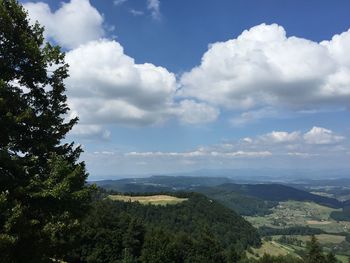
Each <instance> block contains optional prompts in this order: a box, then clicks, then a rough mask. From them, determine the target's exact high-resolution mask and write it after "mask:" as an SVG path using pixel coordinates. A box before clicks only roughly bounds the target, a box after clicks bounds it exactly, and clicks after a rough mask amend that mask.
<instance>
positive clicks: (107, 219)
mask: <svg viewBox="0 0 350 263" xmlns="http://www.w3.org/2000/svg"><path fill="white" fill-rule="evenodd" d="M181 196H182V197H187V198H188V201H185V202H182V203H181V204H176V205H167V206H156V205H143V204H140V203H131V202H123V201H110V200H100V201H96V202H95V203H94V206H93V209H92V211H91V213H90V214H89V215H88V217H87V218H86V219H85V220H84V222H83V227H82V230H81V233H80V235H79V237H78V239H79V242H78V243H79V244H80V245H79V247H77V248H76V249H75V250H74V253H73V254H72V255H71V257H70V258H68V260H69V261H74V260H78V258H79V257H80V256H81V255H82V257H81V260H85V261H87V262H114V261H116V260H126V259H127V258H132V259H133V260H136V259H138V260H141V261H142V262H231V261H230V260H229V258H230V257H231V256H232V255H236V254H241V253H243V251H244V250H245V249H246V248H247V247H248V246H258V245H259V244H260V238H259V235H258V233H257V230H256V229H254V228H253V227H252V226H251V225H250V224H249V223H248V222H247V221H245V220H244V219H243V218H242V217H240V216H239V215H237V214H236V213H235V212H233V211H232V210H229V209H227V208H225V207H224V206H222V205H220V204H218V203H217V202H215V201H212V200H210V199H208V198H206V197H205V196H203V195H200V194H185V195H181ZM74 254H75V255H76V258H75V257H74Z"/></svg>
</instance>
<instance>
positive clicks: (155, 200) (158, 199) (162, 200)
mask: <svg viewBox="0 0 350 263" xmlns="http://www.w3.org/2000/svg"><path fill="white" fill-rule="evenodd" d="M108 198H110V199H111V200H115V201H123V202H139V203H141V204H145V205H147V204H151V205H175V204H179V203H182V202H184V201H186V200H188V198H178V197H175V196H170V195H151V196H128V195H109V196H108Z"/></svg>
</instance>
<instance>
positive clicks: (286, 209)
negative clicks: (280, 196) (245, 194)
mask: <svg viewBox="0 0 350 263" xmlns="http://www.w3.org/2000/svg"><path fill="white" fill-rule="evenodd" d="M271 211H272V213H271V214H269V215H265V216H253V217H250V216H247V217H245V218H246V219H247V220H248V221H249V222H251V223H252V224H253V225H254V226H255V227H257V228H259V227H263V226H267V227H271V228H276V229H283V228H288V227H296V226H309V227H311V228H318V229H321V230H323V231H324V232H325V233H324V234H319V235H316V238H317V239H318V241H319V242H320V244H321V245H322V247H323V248H324V251H325V252H329V251H331V250H333V251H336V256H337V258H338V259H339V260H340V261H341V262H348V257H349V256H350V244H349V242H347V241H346V237H345V236H346V235H347V234H349V233H350V231H349V229H350V222H347V221H335V220H333V219H331V218H330V214H331V212H332V211H339V209H333V208H329V207H326V206H322V205H318V204H315V203H312V202H299V201H287V202H280V203H279V205H278V206H276V207H274V208H272V209H271ZM269 239H270V240H264V242H263V246H262V247H261V248H259V249H253V250H252V251H251V253H250V254H249V255H250V256H252V257H260V256H262V255H263V254H264V253H268V254H272V255H287V254H290V255H294V256H295V255H298V251H302V250H304V249H305V247H306V244H307V242H308V241H309V240H310V236H307V235H304V236H303V235H287V236H281V235H276V236H271V237H269Z"/></svg>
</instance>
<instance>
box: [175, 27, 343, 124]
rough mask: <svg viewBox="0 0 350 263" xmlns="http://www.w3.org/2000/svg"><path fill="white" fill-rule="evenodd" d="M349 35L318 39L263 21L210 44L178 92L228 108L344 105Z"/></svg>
mask: <svg viewBox="0 0 350 263" xmlns="http://www.w3.org/2000/svg"><path fill="white" fill-rule="evenodd" d="M349 39H350V31H347V32H344V33H343V34H341V35H338V36H334V37H333V39H332V40H330V41H324V42H321V43H317V42H314V41H310V40H307V39H303V38H298V37H287V35H286V32H285V30H284V28H283V27H281V26H279V25H277V24H272V25H266V24H261V25H258V26H255V27H253V28H251V29H249V30H246V31H244V32H243V33H242V34H241V35H239V36H238V37H237V38H236V39H231V40H228V41H226V42H218V43H214V44H212V45H210V46H209V49H208V51H207V52H206V53H205V54H204V55H203V57H202V61H201V64H200V65H199V66H197V67H195V68H193V69H192V70H191V71H190V72H186V73H185V74H183V75H182V77H181V85H182V89H181V90H180V92H179V95H180V96H184V97H192V98H196V99H198V100H201V101H204V102H207V103H210V104H212V105H217V106H220V107H224V108H226V109H230V110H248V109H249V110H250V109H259V108H264V107H274V108H286V109H289V110H308V109H318V108H322V107H348V106H349V104H350V103H349V101H350V77H349V76H350V74H349V73H350V63H349V61H350V59H348V56H347V54H348V52H349ZM238 121H239V120H238Z"/></svg>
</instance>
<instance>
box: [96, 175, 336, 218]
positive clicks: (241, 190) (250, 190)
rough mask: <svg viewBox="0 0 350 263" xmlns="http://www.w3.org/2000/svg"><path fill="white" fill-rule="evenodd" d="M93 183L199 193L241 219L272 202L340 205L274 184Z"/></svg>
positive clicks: (168, 179) (186, 179)
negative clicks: (241, 216) (230, 209)
mask: <svg viewBox="0 0 350 263" xmlns="http://www.w3.org/2000/svg"><path fill="white" fill-rule="evenodd" d="M94 183H96V184H97V185H98V186H100V187H102V188H104V189H106V190H113V191H117V192H122V193H128V192H134V193H159V192H175V191H190V192H200V193H203V194H205V195H207V196H209V197H211V198H213V199H216V200H218V201H221V202H222V203H224V204H225V205H226V206H228V207H230V208H232V209H234V210H236V211H238V212H240V213H241V214H243V215H251V214H254V213H256V214H259V213H262V214H264V213H267V211H268V210H269V209H270V208H271V206H272V205H275V203H276V202H280V201H287V200H295V201H310V202H315V203H317V204H320V205H325V206H328V207H332V208H342V207H343V203H342V202H340V201H338V200H337V199H334V198H330V197H325V196H320V195H316V194H312V193H310V192H307V191H305V190H303V189H297V188H294V187H292V186H287V185H283V184H277V183H261V184H237V183H234V181H233V180H232V179H230V178H226V177H191V176H151V177H146V178H126V179H120V180H106V181H97V182H94ZM267 201H268V202H270V203H268V202H267ZM274 202H275V203H274Z"/></svg>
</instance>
